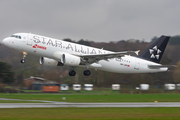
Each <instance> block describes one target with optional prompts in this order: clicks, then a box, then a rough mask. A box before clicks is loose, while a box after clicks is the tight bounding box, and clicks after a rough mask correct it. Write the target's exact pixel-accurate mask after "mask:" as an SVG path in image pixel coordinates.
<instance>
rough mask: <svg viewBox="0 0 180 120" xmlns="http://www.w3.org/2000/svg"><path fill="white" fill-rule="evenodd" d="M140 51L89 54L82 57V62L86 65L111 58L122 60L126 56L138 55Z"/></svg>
mask: <svg viewBox="0 0 180 120" xmlns="http://www.w3.org/2000/svg"><path fill="white" fill-rule="evenodd" d="M138 53H139V50H138V51H124V52H112V53H107V54H88V55H86V54H85V55H80V56H79V57H81V59H82V61H83V62H84V63H85V64H91V63H96V62H98V61H100V60H106V61H108V59H111V58H121V57H123V56H125V55H138Z"/></svg>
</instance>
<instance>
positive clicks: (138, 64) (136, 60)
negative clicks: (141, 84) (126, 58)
mask: <svg viewBox="0 0 180 120" xmlns="http://www.w3.org/2000/svg"><path fill="white" fill-rule="evenodd" d="M139 67H140V60H139V59H135V66H134V69H136V70H139Z"/></svg>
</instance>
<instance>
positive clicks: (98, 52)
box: [3, 33, 175, 76]
mask: <svg viewBox="0 0 180 120" xmlns="http://www.w3.org/2000/svg"><path fill="white" fill-rule="evenodd" d="M168 41H169V37H167V36H161V37H160V38H159V39H158V40H157V41H155V42H154V43H153V44H152V45H151V46H149V47H148V48H147V49H146V50H145V51H144V52H143V53H141V54H140V55H138V52H139V51H123V52H111V51H107V50H103V49H98V48H94V47H89V46H85V45H80V44H76V43H71V42H66V41H63V40H58V39H54V38H49V37H44V36H40V35H36V34H31V33H17V34H13V35H12V36H11V37H7V38H5V39H4V40H3V44H4V45H6V46H8V47H10V48H12V49H15V50H17V51H21V52H22V53H23V59H22V60H21V63H25V58H26V55H27V54H34V55H37V56H40V64H41V65H46V66H63V65H68V66H72V68H73V66H84V67H85V70H84V75H85V76H89V75H90V74H91V72H90V70H89V68H95V69H99V70H104V71H109V72H115V73H156V72H164V71H167V70H168V68H169V67H175V66H169V65H161V64H159V62H160V60H161V57H162V55H163V52H164V50H165V48H166V45H167V43H168ZM69 75H70V76H75V75H76V72H75V71H74V70H73V69H72V70H70V72H69Z"/></svg>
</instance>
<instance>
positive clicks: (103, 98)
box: [0, 93, 180, 103]
mask: <svg viewBox="0 0 180 120" xmlns="http://www.w3.org/2000/svg"><path fill="white" fill-rule="evenodd" d="M63 97H66V100H63V99H62V98H63ZM0 98H11V99H24V100H49V101H62V102H75V103H78V102H84V103H85V102H154V101H158V102H180V94H41V93H39V94H24V93H11V94H10V93H9V94H6V93H0ZM0 102H1V101H0Z"/></svg>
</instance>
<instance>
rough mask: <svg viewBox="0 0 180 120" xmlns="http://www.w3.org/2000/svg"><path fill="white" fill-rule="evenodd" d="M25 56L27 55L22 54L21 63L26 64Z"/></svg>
mask: <svg viewBox="0 0 180 120" xmlns="http://www.w3.org/2000/svg"><path fill="white" fill-rule="evenodd" d="M26 55H27V53H26V52H23V59H22V60H21V63H25V62H26V60H25V59H26Z"/></svg>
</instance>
